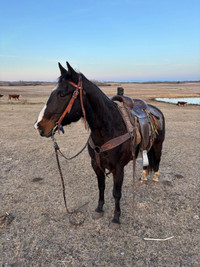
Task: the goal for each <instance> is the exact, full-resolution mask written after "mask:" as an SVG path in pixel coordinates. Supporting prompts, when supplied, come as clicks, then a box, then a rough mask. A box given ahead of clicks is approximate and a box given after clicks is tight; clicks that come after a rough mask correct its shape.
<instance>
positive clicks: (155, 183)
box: [151, 180, 160, 186]
mask: <svg viewBox="0 0 200 267" xmlns="http://www.w3.org/2000/svg"><path fill="white" fill-rule="evenodd" d="M151 184H152V185H153V186H159V185H160V183H159V182H158V181H155V180H152V181H151Z"/></svg>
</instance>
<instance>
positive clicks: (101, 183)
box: [92, 161, 105, 213]
mask: <svg viewBox="0 0 200 267" xmlns="http://www.w3.org/2000/svg"><path fill="white" fill-rule="evenodd" d="M92 167H93V169H94V171H95V173H96V175H97V180H98V188H99V201H98V206H97V208H96V209H95V211H96V212H99V213H100V212H103V205H104V191H105V175H104V172H103V171H102V170H101V169H100V168H99V167H98V166H97V164H96V162H94V161H92Z"/></svg>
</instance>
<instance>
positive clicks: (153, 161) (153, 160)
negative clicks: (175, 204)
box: [149, 141, 163, 182]
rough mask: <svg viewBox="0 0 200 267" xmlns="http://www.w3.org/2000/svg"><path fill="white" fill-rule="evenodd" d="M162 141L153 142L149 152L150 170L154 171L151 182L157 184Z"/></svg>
mask: <svg viewBox="0 0 200 267" xmlns="http://www.w3.org/2000/svg"><path fill="white" fill-rule="evenodd" d="M162 143H163V142H162V141H158V142H155V143H154V144H153V146H152V148H151V149H150V151H149V159H150V160H149V162H150V168H151V169H153V171H154V176H153V181H154V182H158V177H159V165H160V160H161V154H162Z"/></svg>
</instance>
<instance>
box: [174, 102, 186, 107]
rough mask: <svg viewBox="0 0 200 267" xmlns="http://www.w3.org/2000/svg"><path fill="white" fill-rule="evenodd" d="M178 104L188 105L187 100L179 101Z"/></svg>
mask: <svg viewBox="0 0 200 267" xmlns="http://www.w3.org/2000/svg"><path fill="white" fill-rule="evenodd" d="M176 105H177V106H185V105H187V102H184V101H178V102H177V104H176Z"/></svg>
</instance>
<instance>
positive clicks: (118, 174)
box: [112, 166, 124, 224]
mask: <svg viewBox="0 0 200 267" xmlns="http://www.w3.org/2000/svg"><path fill="white" fill-rule="evenodd" d="M113 179H114V186H113V197H114V199H115V211H114V218H113V220H112V222H114V223H118V224H119V223H120V220H119V217H120V214H121V210H120V199H121V189H122V184H123V179H124V168H123V167H121V166H119V167H117V168H116V170H115V172H113Z"/></svg>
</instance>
